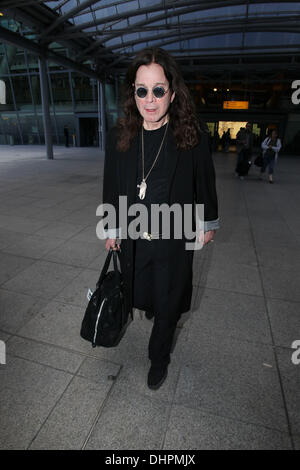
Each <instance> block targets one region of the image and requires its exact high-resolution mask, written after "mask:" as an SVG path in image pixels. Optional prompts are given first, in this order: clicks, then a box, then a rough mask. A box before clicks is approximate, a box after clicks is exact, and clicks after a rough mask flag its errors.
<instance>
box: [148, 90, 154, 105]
mask: <svg viewBox="0 0 300 470" xmlns="http://www.w3.org/2000/svg"><path fill="white" fill-rule="evenodd" d="M154 99H155V96H154V95H153V91H152V90H148V93H147V96H146V100H147V101H148V102H149V103H151V102H152V101H153V100H154Z"/></svg>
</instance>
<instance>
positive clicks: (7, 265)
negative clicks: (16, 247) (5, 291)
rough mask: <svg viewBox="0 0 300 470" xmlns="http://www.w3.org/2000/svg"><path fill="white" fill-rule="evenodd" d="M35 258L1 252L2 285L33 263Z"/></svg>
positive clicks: (0, 282) (0, 276)
mask: <svg viewBox="0 0 300 470" xmlns="http://www.w3.org/2000/svg"><path fill="white" fill-rule="evenodd" d="M34 263H35V260H34V259H32V258H25V257H23V256H14V255H10V254H8V253H3V252H0V266H1V270H0V286H1V285H3V284H5V283H6V282H7V281H9V280H10V279H12V278H14V277H15V276H16V275H18V274H19V273H21V272H22V271H24V270H26V268H28V267H29V266H31V265H33V264H34Z"/></svg>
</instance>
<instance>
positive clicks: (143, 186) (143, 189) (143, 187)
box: [137, 121, 169, 199]
mask: <svg viewBox="0 0 300 470" xmlns="http://www.w3.org/2000/svg"><path fill="white" fill-rule="evenodd" d="M168 126H169V121H168V122H167V125H166V129H165V132H164V136H163V138H162V141H161V144H160V147H159V149H158V152H157V155H156V157H155V159H154V162H153V164H152V166H151V168H150V170H149V171H148V173H147V175H146V176H145V167H144V164H145V162H144V160H145V155H144V127H142V171H143V177H142V181H141V184H138V185H137V187H138V188H140V191H139V198H140V199H144V198H145V196H146V190H147V183H146V179H147V178H148V176H149V175H150V173H151V171H152V169H153V167H154V165H155V163H156V161H157V159H158V157H159V154H160V151H161V149H162V146H163V143H164V140H165V137H166V134H167V130H168Z"/></svg>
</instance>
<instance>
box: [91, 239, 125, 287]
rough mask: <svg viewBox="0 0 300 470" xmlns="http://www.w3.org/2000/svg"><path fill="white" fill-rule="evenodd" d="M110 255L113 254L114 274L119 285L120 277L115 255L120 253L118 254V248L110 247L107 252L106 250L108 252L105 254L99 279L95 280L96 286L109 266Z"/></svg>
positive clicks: (100, 282)
mask: <svg viewBox="0 0 300 470" xmlns="http://www.w3.org/2000/svg"><path fill="white" fill-rule="evenodd" d="M112 255H113V263H114V271H115V275H116V276H117V280H118V284H119V285H120V283H121V279H120V273H119V270H118V265H117V257H118V256H120V255H119V253H118V250H113V249H112V248H110V249H109V252H108V254H107V257H106V260H105V263H104V266H103V268H102V271H101V274H100V277H99V280H98V282H97V284H96V287H99V286H100V285H101V284H102V282H103V279H104V276H105V274H106V273H107V271H108V268H109V265H110V261H111V257H112Z"/></svg>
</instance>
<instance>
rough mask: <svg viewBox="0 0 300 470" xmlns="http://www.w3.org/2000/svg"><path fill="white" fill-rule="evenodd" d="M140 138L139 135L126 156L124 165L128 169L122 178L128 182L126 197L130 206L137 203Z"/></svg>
mask: <svg viewBox="0 0 300 470" xmlns="http://www.w3.org/2000/svg"><path fill="white" fill-rule="evenodd" d="M139 136H140V134H138V135H137V136H136V137H135V138H134V139H133V142H132V144H131V146H130V149H129V150H128V152H126V154H125V155H124V163H125V165H126V167H125V168H124V166H123V168H124V172H123V173H122V174H121V178H122V179H123V178H124V180H126V193H125V194H126V195H127V197H128V206H129V205H131V204H134V203H135V202H136V191H137V189H136V185H137V183H136V180H137V169H138V156H139V145H138V142H139Z"/></svg>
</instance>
